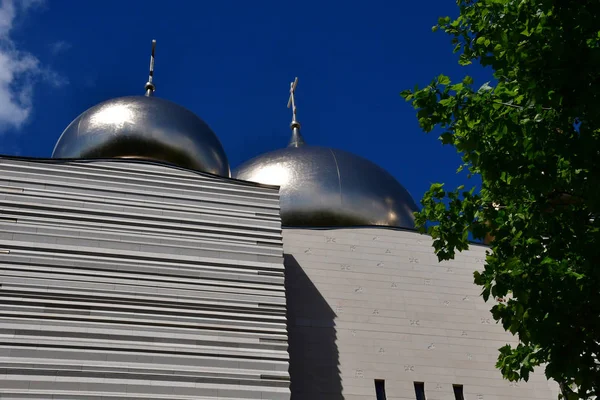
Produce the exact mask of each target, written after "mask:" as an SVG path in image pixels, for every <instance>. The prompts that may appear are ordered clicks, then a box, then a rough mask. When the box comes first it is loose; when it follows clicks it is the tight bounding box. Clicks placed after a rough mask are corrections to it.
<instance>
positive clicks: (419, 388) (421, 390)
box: [415, 382, 426, 400]
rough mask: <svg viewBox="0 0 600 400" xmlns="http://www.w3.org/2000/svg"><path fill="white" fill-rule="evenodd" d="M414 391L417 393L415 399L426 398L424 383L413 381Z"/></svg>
mask: <svg viewBox="0 0 600 400" xmlns="http://www.w3.org/2000/svg"><path fill="white" fill-rule="evenodd" d="M415 393H416V395H417V400H426V399H425V383H423V382H415Z"/></svg>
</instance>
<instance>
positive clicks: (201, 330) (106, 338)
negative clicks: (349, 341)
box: [0, 158, 290, 400]
mask: <svg viewBox="0 0 600 400" xmlns="http://www.w3.org/2000/svg"><path fill="white" fill-rule="evenodd" d="M282 252H283V251H282V237H281V223H280V218H279V195H278V192H277V190H276V189H274V188H269V187H260V186H257V185H249V184H245V183H242V182H238V181H234V180H230V179H224V178H217V177H213V176H208V175H201V174H196V173H193V172H191V171H187V170H182V169H177V168H172V167H168V166H163V165H158V164H152V163H144V162H134V161H124V160H112V161H110V160H106V161H70V162H56V161H49V160H27V159H14V158H0V285H1V286H0V399H40V400H42V399H43V400H47V399H90V400H92V399H94V400H97V399H221V398H227V399H289V396H290V394H289V375H288V352H287V331H286V311H285V290H284V274H283V258H282Z"/></svg>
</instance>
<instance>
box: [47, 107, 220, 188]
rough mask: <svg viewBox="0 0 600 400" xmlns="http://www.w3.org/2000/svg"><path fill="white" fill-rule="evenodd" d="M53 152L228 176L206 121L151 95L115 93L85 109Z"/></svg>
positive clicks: (214, 136) (215, 139) (56, 156)
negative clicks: (154, 163) (168, 165)
mask: <svg viewBox="0 0 600 400" xmlns="http://www.w3.org/2000/svg"><path fill="white" fill-rule="evenodd" d="M52 157H53V158H139V159H150V160H155V161H163V162H168V163H171V164H175V165H178V166H181V167H184V168H190V169H195V170H198V171H203V172H208V173H212V174H216V175H220V176H227V177H228V176H230V171H229V163H228V161H227V156H226V155H225V151H224V150H223V147H222V145H221V143H220V141H219V139H218V138H217V136H216V135H215V134H214V133H213V131H212V130H211V129H210V128H209V127H208V125H207V124H206V123H205V122H204V121H202V120H201V119H200V118H198V117H197V116H196V115H195V114H194V113H192V112H191V111H189V110H187V109H185V108H183V107H181V106H179V105H177V104H175V103H172V102H170V101H167V100H163V99H160V98H156V97H145V96H130V97H120V98H116V99H111V100H108V101H105V102H103V103H100V104H98V105H96V106H94V107H92V108H90V109H89V110H87V111H85V112H84V113H83V114H81V115H80V116H79V117H77V118H76V119H75V120H74V121H73V122H72V123H71V124H70V125H69V126H68V127H67V129H65V131H64V132H63V134H62V135H61V137H60V139H59V140H58V142H57V143H56V147H55V148H54V152H53V154H52Z"/></svg>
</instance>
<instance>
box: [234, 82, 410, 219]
mask: <svg viewBox="0 0 600 400" xmlns="http://www.w3.org/2000/svg"><path fill="white" fill-rule="evenodd" d="M295 82H297V80H296V81H295ZM294 91H295V83H292V85H291V90H290V103H291V104H292V106H293V119H292V124H291V128H292V139H291V140H290V143H289V145H288V147H287V148H283V149H279V150H275V151H272V152H269V153H266V154H262V155H260V156H258V157H255V158H253V159H251V160H249V161H247V162H245V163H244V164H242V165H241V166H239V167H238V168H236V169H235V170H234V171H233V173H232V175H233V177H234V178H236V179H241V180H246V181H252V182H258V183H262V184H269V185H277V186H279V187H280V207H281V218H282V224H283V225H287V226H311V227H318V226H321V227H323V226H357V225H384V226H393V227H404V228H413V227H414V216H413V212H414V211H417V210H418V208H417V205H416V204H415V202H414V200H413V198H412V197H411V196H410V194H409V193H408V191H407V190H406V189H405V188H404V187H403V186H402V185H401V184H400V183H399V182H398V181H397V180H396V179H395V178H394V177H393V176H392V175H390V174H389V173H388V172H387V171H385V170H384V169H383V168H381V167H379V166H377V165H376V164H374V163H372V162H371V161H369V160H366V159H365V158H362V157H360V156H357V155H355V154H352V153H349V152H346V151H342V150H338V149H332V148H328V147H319V146H309V145H306V144H305V142H304V139H303V137H302V135H301V133H300V124H299V123H298V121H297V120H296V107H295V100H294Z"/></svg>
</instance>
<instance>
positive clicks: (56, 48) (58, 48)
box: [50, 40, 71, 55]
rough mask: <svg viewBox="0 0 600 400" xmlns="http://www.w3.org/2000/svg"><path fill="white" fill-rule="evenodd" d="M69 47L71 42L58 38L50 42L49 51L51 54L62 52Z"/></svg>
mask: <svg viewBox="0 0 600 400" xmlns="http://www.w3.org/2000/svg"><path fill="white" fill-rule="evenodd" d="M70 48H71V43H68V42H65V41H64V40H59V41H57V42H54V43H52V44H50V51H51V52H52V54H54V55H57V54H59V53H63V52H65V51H67V50H69V49H70Z"/></svg>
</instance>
